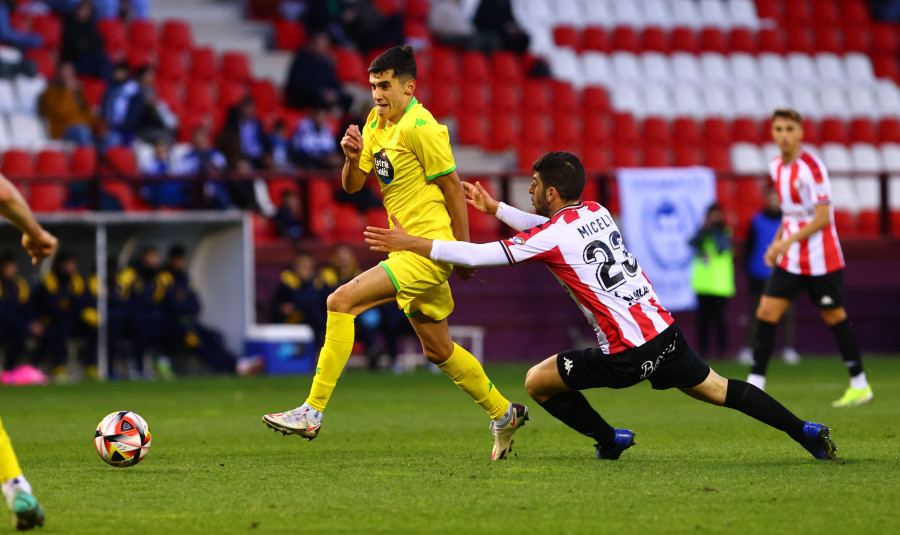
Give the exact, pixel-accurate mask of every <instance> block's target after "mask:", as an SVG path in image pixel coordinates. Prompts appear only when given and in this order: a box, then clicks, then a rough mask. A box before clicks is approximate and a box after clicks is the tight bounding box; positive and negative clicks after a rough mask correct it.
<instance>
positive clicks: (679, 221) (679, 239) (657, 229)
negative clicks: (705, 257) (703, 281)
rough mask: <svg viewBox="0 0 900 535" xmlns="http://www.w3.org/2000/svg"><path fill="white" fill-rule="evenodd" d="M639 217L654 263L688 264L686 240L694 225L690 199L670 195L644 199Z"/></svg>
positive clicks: (689, 254) (667, 265) (689, 252)
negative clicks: (642, 209) (684, 200)
mask: <svg viewBox="0 0 900 535" xmlns="http://www.w3.org/2000/svg"><path fill="white" fill-rule="evenodd" d="M646 202H647V204H646V206H645V207H644V211H643V214H642V217H641V226H642V227H643V228H642V229H641V232H643V234H644V239H645V240H646V243H647V245H648V249H649V250H650V254H651V256H653V260H654V261H655V262H656V263H657V265H659V266H662V267H665V268H669V269H683V268H685V267H687V266H688V265H690V263H691V260H692V259H693V257H694V251H693V250H692V249H691V246H690V245H689V244H688V241H689V240H690V238H691V236H692V235H693V233H694V230H695V228H696V223H695V220H696V218H695V217H694V214H693V213H692V210H691V206H690V203H687V202H681V203H679V202H675V201H673V200H671V199H667V198H665V197H663V198H657V199H655V200H653V199H647V201H646Z"/></svg>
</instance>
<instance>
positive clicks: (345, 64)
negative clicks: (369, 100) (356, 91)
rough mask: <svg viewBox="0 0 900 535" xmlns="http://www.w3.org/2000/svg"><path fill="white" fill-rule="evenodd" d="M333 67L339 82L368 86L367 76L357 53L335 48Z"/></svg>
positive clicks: (360, 56) (360, 57) (361, 59)
mask: <svg viewBox="0 0 900 535" xmlns="http://www.w3.org/2000/svg"><path fill="white" fill-rule="evenodd" d="M334 66H335V69H336V70H337V76H338V80H340V81H341V82H344V83H353V84H357V85H366V86H368V85H369V75H368V73H367V72H366V66H365V64H364V63H363V58H362V55H360V53H359V52H357V51H355V50H349V49H346V48H335V49H334Z"/></svg>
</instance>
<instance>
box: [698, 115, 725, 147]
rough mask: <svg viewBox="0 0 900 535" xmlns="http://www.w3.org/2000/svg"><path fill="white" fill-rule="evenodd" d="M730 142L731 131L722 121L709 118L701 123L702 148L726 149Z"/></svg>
mask: <svg viewBox="0 0 900 535" xmlns="http://www.w3.org/2000/svg"><path fill="white" fill-rule="evenodd" d="M731 142H732V138H731V129H730V127H729V126H728V123H726V122H725V120H724V119H719V118H710V119H706V120H705V121H703V144H704V146H706V147H707V148H709V147H728V146H729V145H731Z"/></svg>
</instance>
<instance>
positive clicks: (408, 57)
mask: <svg viewBox="0 0 900 535" xmlns="http://www.w3.org/2000/svg"><path fill="white" fill-rule="evenodd" d="M389 69H393V70H394V78H399V79H400V80H403V81H404V82H405V81H406V80H408V79H410V78H412V79H415V78H417V75H418V72H417V70H416V55H415V54H414V53H413V47H411V46H409V45H405V46H395V47H393V48H389V49H387V50H386V51H385V52H384V53H382V54H381V55H380V56H378V57H377V58H375V60H374V61H372V64H371V65H369V74H375V73H378V72H384V71H386V70H389Z"/></svg>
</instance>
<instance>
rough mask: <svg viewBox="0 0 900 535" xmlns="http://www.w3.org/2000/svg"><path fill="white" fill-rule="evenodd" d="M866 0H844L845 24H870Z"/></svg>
mask: <svg viewBox="0 0 900 535" xmlns="http://www.w3.org/2000/svg"><path fill="white" fill-rule="evenodd" d="M866 3H867V2H866V1H865V0H843V2H841V7H842V9H841V21H842V22H843V23H844V26H866V25H868V24H869V7H868V6H867V5H866Z"/></svg>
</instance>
